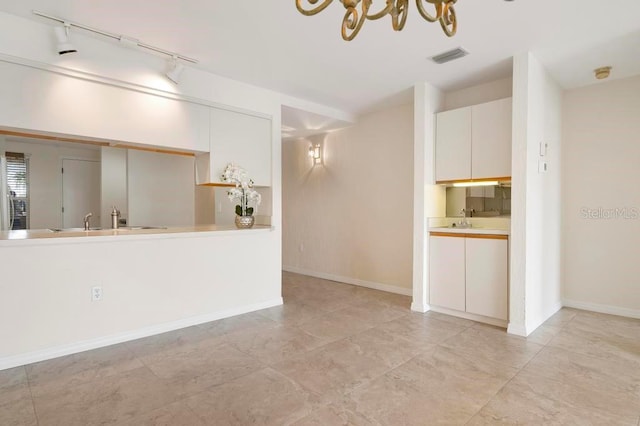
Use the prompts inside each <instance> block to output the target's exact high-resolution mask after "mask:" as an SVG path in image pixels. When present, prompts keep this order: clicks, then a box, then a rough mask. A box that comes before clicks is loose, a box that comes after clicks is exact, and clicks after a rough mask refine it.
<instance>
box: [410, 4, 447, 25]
mask: <svg viewBox="0 0 640 426" xmlns="http://www.w3.org/2000/svg"><path fill="white" fill-rule="evenodd" d="M423 1H429V0H416V5H417V6H418V12H420V15H422V17H423V18H424V19H426V20H427V21H429V22H436V21H437V20H439V19H440V18H441V17H442V1H438V2H437V3H435V4H434V6H435V7H436V15H435V16H432V15H431V14H430V13H429V12H427V10H426V9H425V8H424V5H423V4H422V2H423ZM430 3H432V2H430Z"/></svg>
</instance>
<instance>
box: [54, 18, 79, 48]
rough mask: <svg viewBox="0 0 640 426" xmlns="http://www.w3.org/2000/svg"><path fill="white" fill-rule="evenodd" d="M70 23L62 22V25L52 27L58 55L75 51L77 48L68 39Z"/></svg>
mask: <svg viewBox="0 0 640 426" xmlns="http://www.w3.org/2000/svg"><path fill="white" fill-rule="evenodd" d="M70 27H71V25H70V24H68V23H66V22H65V23H64V26H62V27H55V28H54V29H53V31H54V33H55V35H56V41H57V44H56V50H57V51H58V54H59V55H66V54H69V53H76V52H77V51H78V50H77V49H76V48H75V46H74V45H73V44H71V42H70V41H69V28H70Z"/></svg>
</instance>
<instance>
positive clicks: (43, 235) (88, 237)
mask: <svg viewBox="0 0 640 426" xmlns="http://www.w3.org/2000/svg"><path fill="white" fill-rule="evenodd" d="M272 229H273V228H272V227H271V226H263V225H255V226H254V227H253V228H251V229H237V228H236V227H235V226H233V225H231V226H220V225H199V226H184V227H168V228H157V229H101V230H92V231H63V232H52V231H50V230H48V229H29V230H17V231H2V232H0V245H4V246H8V245H11V244H12V243H18V242H19V241H34V242H35V241H42V242H44V241H50V242H65V243H66V242H81V241H98V240H105V241H114V240H119V239H125V240H126V239H132V238H133V239H152V238H167V237H175V236H181V237H182V236H194V237H195V236H199V235H202V236H204V235H209V234H211V233H215V234H221V235H222V234H227V235H231V234H234V235H241V234H242V233H255V232H264V231H271V230H272Z"/></svg>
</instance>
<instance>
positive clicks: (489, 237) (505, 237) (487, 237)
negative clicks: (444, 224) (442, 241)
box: [429, 232, 509, 240]
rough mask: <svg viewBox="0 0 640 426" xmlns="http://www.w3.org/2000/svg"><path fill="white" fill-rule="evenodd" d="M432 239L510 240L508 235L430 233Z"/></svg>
mask: <svg viewBox="0 0 640 426" xmlns="http://www.w3.org/2000/svg"><path fill="white" fill-rule="evenodd" d="M429 236H431V237H455V238H479V239H485V240H508V239H509V236H508V235H501V234H471V233H461V232H429Z"/></svg>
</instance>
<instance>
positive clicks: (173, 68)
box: [165, 56, 184, 84]
mask: <svg viewBox="0 0 640 426" xmlns="http://www.w3.org/2000/svg"><path fill="white" fill-rule="evenodd" d="M182 71H184V65H182V64H181V63H180V62H178V58H177V57H175V56H174V57H173V58H171V59H170V60H169V67H168V70H167V72H166V73H165V75H166V76H167V78H168V79H169V80H171V81H173V82H174V83H175V84H178V82H179V81H180V74H182Z"/></svg>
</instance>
